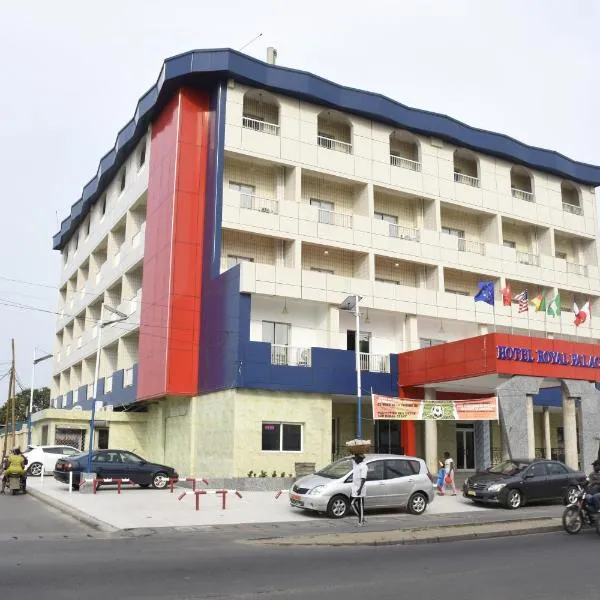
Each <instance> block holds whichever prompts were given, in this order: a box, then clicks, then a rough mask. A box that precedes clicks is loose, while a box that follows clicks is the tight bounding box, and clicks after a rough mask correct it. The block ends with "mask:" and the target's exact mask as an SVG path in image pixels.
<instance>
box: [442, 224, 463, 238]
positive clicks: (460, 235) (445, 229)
mask: <svg viewBox="0 0 600 600" xmlns="http://www.w3.org/2000/svg"><path fill="white" fill-rule="evenodd" d="M442 233H446V234H448V235H453V236H455V237H457V238H464V237H465V232H464V231H463V230H462V229H454V227H445V226H442Z"/></svg>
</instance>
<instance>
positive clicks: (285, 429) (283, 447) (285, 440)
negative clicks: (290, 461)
mask: <svg viewBox="0 0 600 600" xmlns="http://www.w3.org/2000/svg"><path fill="white" fill-rule="evenodd" d="M262 449H263V451H264V452H302V425H300V424H298V423H263V424H262Z"/></svg>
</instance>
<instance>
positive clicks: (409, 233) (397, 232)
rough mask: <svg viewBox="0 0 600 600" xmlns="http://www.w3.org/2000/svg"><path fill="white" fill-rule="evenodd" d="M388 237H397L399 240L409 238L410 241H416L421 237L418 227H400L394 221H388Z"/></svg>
mask: <svg viewBox="0 0 600 600" xmlns="http://www.w3.org/2000/svg"><path fill="white" fill-rule="evenodd" d="M389 226H390V237H394V238H398V239H401V240H409V241H411V242H418V241H419V240H420V238H421V234H420V232H419V230H418V229H411V228H410V227H401V226H400V225H396V224H395V223H390V224H389Z"/></svg>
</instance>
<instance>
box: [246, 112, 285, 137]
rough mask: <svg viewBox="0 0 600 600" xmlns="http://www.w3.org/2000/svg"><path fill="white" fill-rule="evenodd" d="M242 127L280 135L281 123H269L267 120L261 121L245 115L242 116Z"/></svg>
mask: <svg viewBox="0 0 600 600" xmlns="http://www.w3.org/2000/svg"><path fill="white" fill-rule="evenodd" d="M242 127H244V128H245V129H252V130H253V131H258V132H260V133H268V134H270V135H279V125H276V124H275V123H269V122H267V121H261V120H260V119H254V118H252V117H246V116H244V117H243V118H242Z"/></svg>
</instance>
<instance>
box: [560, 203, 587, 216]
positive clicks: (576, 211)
mask: <svg viewBox="0 0 600 600" xmlns="http://www.w3.org/2000/svg"><path fill="white" fill-rule="evenodd" d="M562 207H563V211H564V212H566V213H569V214H572V215H578V216H580V217H582V216H583V208H582V207H581V206H578V205H576V204H571V203H569V202H563V203H562Z"/></svg>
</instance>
